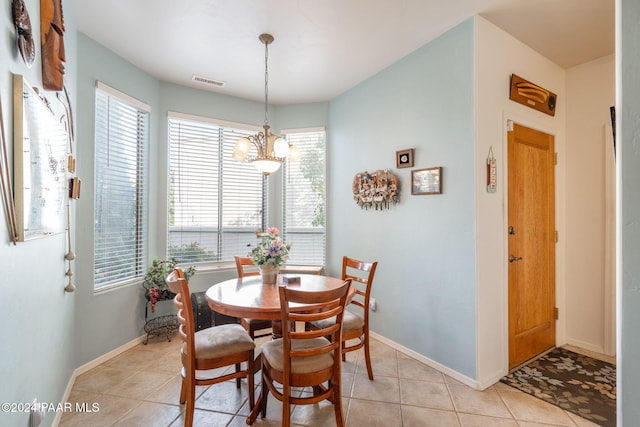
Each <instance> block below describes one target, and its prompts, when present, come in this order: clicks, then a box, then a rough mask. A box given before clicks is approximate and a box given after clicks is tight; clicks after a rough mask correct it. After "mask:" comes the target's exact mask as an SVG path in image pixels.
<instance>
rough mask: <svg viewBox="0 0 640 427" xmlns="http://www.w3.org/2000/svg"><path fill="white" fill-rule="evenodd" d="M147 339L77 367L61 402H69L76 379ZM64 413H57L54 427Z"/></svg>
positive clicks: (131, 342)
mask: <svg viewBox="0 0 640 427" xmlns="http://www.w3.org/2000/svg"><path fill="white" fill-rule="evenodd" d="M146 337H147V335H146V334H145V335H141V336H139V337H138V338H135V339H133V340H131V341H129V342H128V343H125V344H123V345H121V346H120V347H118V348H116V349H113V350H111V351H110V352H108V353H105V354H103V355H102V356H98V357H96V358H95V359H93V360H91V361H89V362H87V363H85V364H84V365H82V366H79V367H77V368H76V369H75V370H74V371H73V373H72V374H71V377H70V378H69V382H68V383H67V387H66V388H65V390H64V395H63V396H62V399H61V400H60V402H68V401H69V396H70V395H71V390H72V389H73V384H74V383H75V382H76V378H77V377H79V376H80V375H82V374H84V373H85V372H88V371H90V370H91V369H93V368H95V367H96V366H99V365H101V364H103V363H104V362H106V361H107V360H109V359H113V358H114V357H116V356H117V355H119V354H120V353H124V352H125V351H127V350H129V349H130V348H133V347H135V346H137V345H138V344H140V343H141V342H143V341H144V340H145V338H146ZM62 413H63V412H62V411H56V416H55V418H54V419H53V424H52V426H53V427H57V426H58V424H59V423H60V419H61V418H62Z"/></svg>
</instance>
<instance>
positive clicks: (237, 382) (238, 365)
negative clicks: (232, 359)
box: [236, 363, 242, 388]
mask: <svg viewBox="0 0 640 427" xmlns="http://www.w3.org/2000/svg"><path fill="white" fill-rule="evenodd" d="M240 369H241V366H240V364H239V363H236V372H240ZM241 380H242V378H236V388H240V384H241Z"/></svg>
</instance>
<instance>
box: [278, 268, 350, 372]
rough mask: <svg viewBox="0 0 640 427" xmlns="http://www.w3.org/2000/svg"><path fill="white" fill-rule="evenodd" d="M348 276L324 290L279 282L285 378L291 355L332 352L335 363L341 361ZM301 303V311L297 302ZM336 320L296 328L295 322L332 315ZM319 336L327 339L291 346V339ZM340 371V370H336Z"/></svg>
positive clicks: (320, 318)
mask: <svg viewBox="0 0 640 427" xmlns="http://www.w3.org/2000/svg"><path fill="white" fill-rule="evenodd" d="M350 286H351V279H347V280H345V281H344V283H343V284H342V285H341V286H339V287H338V288H336V289H331V290H326V291H316V292H310V291H303V290H300V289H296V288H289V287H287V286H286V285H280V287H279V289H278V291H279V294H280V312H281V313H282V317H281V319H282V342H283V347H284V373H285V378H286V377H288V375H289V374H288V372H290V369H291V359H292V358H305V357H312V356H318V355H322V354H326V353H331V352H333V354H332V357H333V358H334V366H336V365H335V364H336V363H338V364H339V363H340V362H339V360H340V358H341V351H340V348H341V339H342V317H343V314H344V309H345V305H346V302H347V295H348V292H349V287H350ZM301 305H304V311H301V310H300V306H301ZM334 316H335V321H334V322H330V324H329V325H328V326H327V327H325V328H322V329H316V330H311V331H305V330H304V328H302V329H303V330H301V331H296V329H295V327H293V326H294V325H295V323H296V322H317V321H322V320H326V319H329V318H333V317H334ZM320 337H326V338H327V339H329V343H328V344H327V345H324V346H322V347H313V348H304V347H305V346H304V345H303V346H301V347H302V348H303V349H301V350H292V349H291V340H294V339H295V340H310V339H315V338H320ZM338 372H339V371H338Z"/></svg>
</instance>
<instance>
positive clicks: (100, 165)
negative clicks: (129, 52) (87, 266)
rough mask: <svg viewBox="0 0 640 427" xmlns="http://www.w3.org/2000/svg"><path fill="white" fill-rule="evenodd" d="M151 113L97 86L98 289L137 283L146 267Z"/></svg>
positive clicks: (124, 97)
mask: <svg viewBox="0 0 640 427" xmlns="http://www.w3.org/2000/svg"><path fill="white" fill-rule="evenodd" d="M149 111H150V107H149V106H147V105H145V104H142V103H141V102H139V101H137V100H135V99H133V98H131V97H129V96H127V95H125V94H123V93H120V92H118V91H116V90H115V89H111V88H110V87H108V86H106V85H104V84H102V83H100V82H98V85H97V88H96V116H95V126H96V129H95V171H94V172H95V201H94V203H95V205H94V233H95V234H94V240H95V243H94V261H93V275H94V288H95V289H99V288H104V287H111V286H113V285H116V284H121V283H124V282H126V281H128V280H132V279H135V278H137V277H140V276H142V275H143V273H144V271H145V269H146V266H145V264H146V253H147V188H148V185H147V179H148V178H147V175H148V173H147V146H148V140H149V133H148V128H149Z"/></svg>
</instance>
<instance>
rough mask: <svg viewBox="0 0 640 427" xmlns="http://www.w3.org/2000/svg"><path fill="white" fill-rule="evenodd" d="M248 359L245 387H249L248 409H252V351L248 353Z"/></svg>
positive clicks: (253, 389) (253, 393) (253, 397)
mask: <svg viewBox="0 0 640 427" xmlns="http://www.w3.org/2000/svg"><path fill="white" fill-rule="evenodd" d="M249 353H250V354H249V359H248V360H247V386H248V387H249V408H251V409H253V405H254V404H255V392H256V390H255V385H254V384H253V379H254V375H255V374H254V373H253V361H254V359H253V351H250V352H249Z"/></svg>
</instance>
